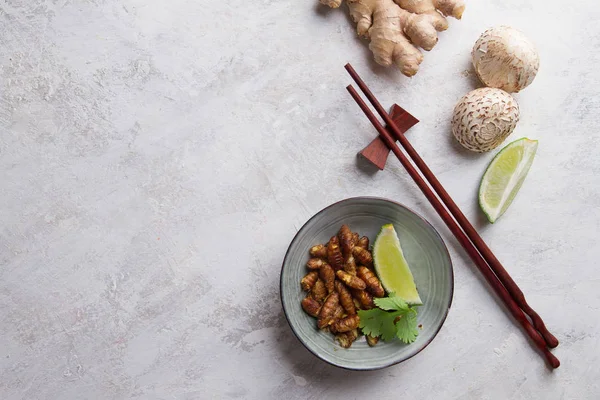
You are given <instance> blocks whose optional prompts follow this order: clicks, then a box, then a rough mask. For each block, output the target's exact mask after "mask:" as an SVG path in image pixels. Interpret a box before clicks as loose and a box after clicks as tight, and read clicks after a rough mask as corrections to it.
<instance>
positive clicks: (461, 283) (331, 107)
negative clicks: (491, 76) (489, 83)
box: [0, 0, 600, 399]
mask: <svg viewBox="0 0 600 400" xmlns="http://www.w3.org/2000/svg"><path fill="white" fill-rule="evenodd" d="M0 21H1V25H0V26H1V31H0V193H1V194H0V267H1V268H0V349H1V350H0V398H2V399H128V398H139V399H206V398H216V399H234V398H241V399H258V398H261V399H262V398H274V399H277V398H289V399H292V398H293V399H296V398H298V399H309V398H310V399H320V398H344V399H358V398H362V399H364V398H374V397H376V398H378V399H396V398H401V397H402V398H422V399H597V398H600V387H599V381H600V380H599V379H598V378H600V373H599V372H598V371H599V370H598V363H599V362H600V356H599V348H600V346H599V345H600V343H599V337H600V336H599V333H598V332H599V330H600V312H599V307H600V304H599V303H600V290H599V289H600V274H599V273H598V268H597V267H598V259H599V258H600V250H598V247H597V244H598V239H597V236H598V231H599V228H600V207H599V206H600V200H599V199H600V178H599V173H600V158H599V157H598V153H599V151H600V140H599V139H598V123H599V122H600V120H599V117H598V115H599V113H598V111H599V105H600V97H599V96H598V95H599V93H600V82H599V77H600V75H599V74H598V64H599V63H600V11H599V8H598V6H597V3H596V2H594V1H591V0H587V1H580V2H577V5H575V4H574V3H568V2H564V1H558V0H552V1H543V0H535V1H529V2H522V1H506V0H504V1H500V0H494V1H476V0H472V1H467V11H466V12H465V15H464V18H463V20H462V21H460V22H457V21H451V27H450V29H449V30H448V31H447V32H444V33H443V34H442V35H441V39H440V41H439V43H438V45H437V47H436V48H435V49H434V50H433V51H431V52H429V53H427V54H426V55H425V62H424V63H423V64H422V69H421V71H420V72H419V74H418V75H417V76H416V77H414V78H412V79H408V78H405V77H403V76H401V75H400V74H399V73H398V72H397V71H395V70H391V69H390V70H384V69H382V68H379V67H377V66H376V65H374V63H373V62H372V61H371V57H370V53H369V52H368V50H367V48H366V45H365V44H364V43H363V42H361V41H360V40H358V39H357V38H356V36H355V34H354V31H353V27H352V24H351V23H350V22H349V20H348V17H347V16H346V11H345V9H344V8H342V9H340V10H333V11H328V10H326V9H324V8H321V7H319V6H318V4H317V1H316V0H306V1H300V2H298V1H285V0H284V1H266V0H264V1H254V2H248V1H236V0H233V1H227V2H223V1H202V0H200V1H197V0H170V1H142V0H124V1H117V0H86V1H81V0H80V1H77V0H4V1H1V2H0ZM497 24H508V25H512V26H514V27H516V28H519V29H522V30H523V31H524V32H526V34H527V35H528V36H530V37H531V38H532V40H533V41H534V42H535V43H537V45H538V47H539V50H540V54H541V60H542V61H541V69H540V72H539V75H538V77H537V78H536V80H535V81H534V83H533V84H532V85H531V86H530V87H529V88H527V89H526V90H525V91H523V92H522V93H520V94H518V95H517V96H516V97H517V99H518V101H519V103H520V106H521V111H522V120H521V122H520V123H519V126H518V127H517V129H516V131H515V132H514V134H513V135H512V136H511V138H510V140H514V139H517V138H520V137H523V136H528V137H530V138H535V139H539V141H540V148H539V152H538V155H537V157H536V160H535V162H534V164H533V167H532V169H531V172H530V175H529V177H528V178H527V181H526V182H525V185H524V186H523V188H522V190H521V193H520V194H519V196H518V197H517V199H516V201H515V202H514V204H513V205H512V207H511V209H510V210H509V212H508V213H507V214H506V215H505V216H504V217H503V218H502V219H501V220H500V221H499V222H498V223H497V224H495V225H494V226H490V225H489V224H486V223H485V222H484V221H483V219H482V216H481V214H480V212H479V211H478V209H477V205H476V196H475V194H476V190H477V187H478V181H479V179H480V177H481V175H482V173H483V171H484V169H485V167H486V165H487V163H488V162H489V161H490V159H491V158H492V157H493V155H494V154H495V152H491V153H489V154H483V155H475V154H471V153H467V152H466V151H463V150H461V149H460V148H459V146H458V145H457V144H456V143H455V142H454V140H453V139H452V137H451V134H450V132H449V121H450V118H451V113H452V109H453V107H454V104H455V102H456V101H457V100H458V99H459V98H460V97H461V96H462V95H463V94H465V93H466V92H467V91H469V90H470V89H472V88H474V87H475V86H476V85H477V81H476V79H475V78H474V77H473V74H472V72H471V68H470V65H469V54H470V50H471V46H472V45H473V43H474V42H475V40H476V39H477V37H478V36H479V34H480V33H481V32H482V31H483V30H484V29H486V28H487V27H490V26H493V25H497ZM347 61H351V62H352V63H353V64H354V66H355V67H356V69H357V70H358V71H359V72H360V73H361V74H362V75H363V77H364V78H365V79H366V80H367V81H368V83H369V84H370V85H371V87H372V89H373V90H374V92H375V93H376V94H377V95H378V96H379V97H380V99H381V100H382V101H384V102H385V103H386V104H391V103H393V102H398V103H399V104H401V105H402V106H403V107H405V108H406V109H408V110H409V111H411V112H412V113H413V114H414V115H415V116H417V117H418V118H419V119H420V120H421V121H422V122H421V123H420V124H419V125H417V126H416V127H415V128H413V129H412V130H411V132H410V133H409V135H410V139H411V140H412V141H413V143H414V145H415V147H416V148H417V149H418V150H419V151H420V153H421V154H422V156H423V157H424V158H425V159H426V160H427V161H428V162H429V164H430V166H431V167H432V169H433V171H434V172H435V173H436V174H438V177H439V178H440V180H441V181H442V182H443V183H444V184H445V185H446V187H447V189H448V190H449V192H450V193H451V194H452V195H453V196H454V198H455V200H456V201H457V202H458V203H459V204H460V206H461V207H462V208H463V209H464V211H465V213H466V214H467V215H468V216H469V218H470V219H471V220H473V221H474V222H476V224H477V226H478V227H479V229H480V231H481V233H482V235H483V236H484V237H485V239H486V240H487V241H488V242H489V243H490V245H491V247H492V248H493V249H494V250H495V252H496V254H497V255H498V257H499V258H500V259H501V260H502V261H503V262H504V263H505V265H506V266H507V268H508V269H509V271H510V273H511V274H512V275H513V277H514V278H515V280H517V281H518V283H519V284H520V285H521V287H522V288H523V290H524V292H525V293H526V294H527V296H528V299H529V301H530V303H531V304H532V306H533V307H534V308H535V309H536V310H537V311H538V312H539V313H540V314H541V315H542V316H543V317H544V319H545V320H546V322H547V324H548V326H549V327H550V328H551V330H552V331H553V332H554V333H555V334H556V335H557V336H558V338H559V339H560V341H561V345H560V347H559V348H557V349H556V351H555V354H556V355H557V356H558V357H559V358H560V359H561V361H562V366H561V368H560V369H559V370H557V371H554V372H550V371H549V370H548V369H547V368H546V367H545V366H544V364H543V362H542V360H541V358H540V356H539V355H538V354H537V353H536V352H535V351H534V350H532V348H531V346H530V345H529V343H528V341H527V340H526V339H525V337H524V335H523V334H522V332H521V331H520V329H519V328H518V327H517V326H516V324H515V323H514V322H513V321H512V320H511V319H510V318H509V317H508V316H507V313H506V312H505V311H504V310H503V309H502V308H501V307H500V306H499V304H498V301H497V300H495V298H494V297H493V296H491V295H490V293H489V289H488V287H487V286H486V284H485V283H484V282H483V281H482V279H481V278H480V275H479V274H478V273H477V271H475V269H474V268H473V266H472V264H471V263H470V262H469V260H468V259H467V257H466V255H465V253H464V252H463V251H462V250H461V249H460V248H459V246H458V244H457V242H456V241H455V239H454V238H453V237H452V236H451V234H450V233H449V231H448V229H446V228H445V226H444V225H443V224H442V223H441V221H440V219H439V218H438V217H437V216H436V215H435V213H434V212H433V210H432V208H431V207H430V206H429V205H428V204H427V203H426V201H424V197H423V196H422V195H421V193H420V192H419V191H418V189H417V188H416V186H415V185H414V184H413V183H412V182H411V181H410V179H409V178H408V176H407V174H406V173H405V172H404V171H403V170H402V168H401V166H400V165H399V163H398V162H397V161H395V160H390V162H389V164H388V168H387V169H386V171H384V172H377V173H375V172H373V171H371V170H368V169H365V168H364V166H362V165H360V164H357V161H356V158H355V154H356V152H357V151H358V150H359V149H360V148H361V147H363V146H364V145H365V144H366V143H368V142H369V141H370V140H371V139H372V138H373V136H374V131H373V129H372V128H371V127H370V126H369V124H368V122H367V120H366V119H365V118H364V117H363V116H362V115H361V113H360V112H359V110H358V108H357V107H356V105H355V104H353V102H352V99H351V98H350V97H349V96H348V94H347V93H346V91H345V89H344V87H345V85H346V84H348V83H349V82H350V79H349V77H348V76H347V75H346V73H345V71H344V69H343V65H344V63H345V62H347ZM358 195H375V196H383V197H388V198H391V199H394V200H397V201H400V202H403V203H405V204H406V205H408V206H409V207H412V208H414V209H415V210H417V211H418V212H419V213H421V214H422V215H424V216H425V217H426V218H428V219H429V220H430V221H431V222H432V223H433V224H434V225H435V226H436V227H437V228H438V229H439V230H440V233H441V234H442V236H443V237H444V239H445V240H446V242H447V244H448V246H449V248H450V250H451V253H452V257H453V260H454V263H455V274H456V291H455V298H454V303H453V307H452V309H451V312H450V314H449V317H448V320H447V321H446V324H445V325H444V327H443V329H442V330H441V332H440V334H439V336H438V338H437V339H436V340H435V341H434V342H433V343H432V344H431V346H430V347H429V348H427V349H426V350H425V351H424V352H423V353H422V354H420V355H419V356H417V357H415V358H414V359H412V360H410V361H408V362H406V363H404V364H402V365H399V366H395V367H391V368H388V369H385V370H381V371H374V372H367V373H353V372H348V371H344V370H340V369H336V368H334V367H331V366H328V365H326V364H324V363H322V362H320V361H319V360H317V359H315V358H314V357H313V356H312V355H311V354H310V353H309V352H308V351H306V350H305V349H304V348H303V347H302V346H301V345H300V343H299V342H298V341H297V340H296V339H295V338H294V337H293V335H292V333H291V331H290V329H289V328H288V326H287V324H286V321H285V318H284V316H283V315H282V310H281V307H280V303H279V299H278V277H279V268H280V265H281V261H282V258H283V255H284V253H285V250H286V248H287V245H288V243H289V241H290V240H291V239H292V237H293V235H294V233H295V232H296V231H297V230H298V229H299V227H300V226H301V225H302V224H303V223H304V222H305V221H306V220H307V219H308V218H309V217H310V216H312V215H313V214H314V213H315V212H317V211H318V210H320V209H321V208H323V207H325V206H327V205H328V204H330V203H332V202H334V201H336V200H340V199H343V198H346V197H351V196H358Z"/></svg>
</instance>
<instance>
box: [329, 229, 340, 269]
mask: <svg viewBox="0 0 600 400" xmlns="http://www.w3.org/2000/svg"><path fill="white" fill-rule="evenodd" d="M327 260H328V261H329V264H331V266H332V267H333V269H334V270H336V271H338V270H340V269H342V268H344V256H343V255H342V250H341V249H340V241H339V239H338V237H337V236H332V237H331V239H329V243H327Z"/></svg>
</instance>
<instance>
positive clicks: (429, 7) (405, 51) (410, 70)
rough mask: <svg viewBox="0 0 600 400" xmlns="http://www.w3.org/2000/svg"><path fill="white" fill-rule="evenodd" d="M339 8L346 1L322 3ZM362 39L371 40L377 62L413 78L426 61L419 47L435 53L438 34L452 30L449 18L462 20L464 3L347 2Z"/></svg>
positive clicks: (451, 0)
mask: <svg viewBox="0 0 600 400" xmlns="http://www.w3.org/2000/svg"><path fill="white" fill-rule="evenodd" d="M320 2H321V3H322V4H325V5H327V6H329V7H331V8H337V7H339V6H340V5H341V3H342V0H320ZM346 3H347V4H348V8H349V9H350V15H351V16H352V19H353V20H354V22H356V31H357V33H358V35H359V36H361V37H364V38H367V39H370V40H371V42H370V44H369V49H371V51H372V52H373V56H374V58H375V61H376V62H377V63H378V64H380V65H383V66H385V67H387V66H390V65H392V64H395V65H397V66H398V68H400V71H401V72H402V73H403V74H404V75H406V76H413V75H414V74H416V73H417V71H418V69H419V64H421V62H422V61H423V54H422V53H421V51H420V50H419V49H418V48H417V47H421V48H422V49H424V50H431V49H432V48H433V46H435V44H436V43H437V41H438V36H437V32H439V31H444V30H446V29H448V21H447V20H446V16H452V17H454V18H456V19H460V18H461V17H462V13H463V11H464V9H465V4H464V2H463V0H347V1H346Z"/></svg>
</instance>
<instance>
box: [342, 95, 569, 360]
mask: <svg viewBox="0 0 600 400" xmlns="http://www.w3.org/2000/svg"><path fill="white" fill-rule="evenodd" d="M347 89H348V91H349V92H350V94H351V95H352V97H353V98H354V100H355V101H356V103H357V104H358V105H359V107H360V108H361V109H362V111H363V112H364V113H365V115H366V116H367V118H369V121H371V123H372V124H373V126H374V127H375V129H377V132H378V133H379V134H380V135H381V138H382V139H383V140H384V141H385V143H386V144H387V146H388V147H389V148H390V150H392V152H393V153H394V154H395V155H396V157H398V160H400V163H401V164H402V166H403V167H404V168H405V169H406V171H407V172H408V173H409V175H410V176H411V177H412V178H413V180H414V181H415V183H416V184H417V186H418V187H419V189H421V191H422V192H423V194H424V195H425V197H427V199H428V200H429V202H430V203H431V205H432V206H433V208H434V209H435V210H436V211H437V213H438V214H439V216H440V217H441V218H442V220H443V221H444V222H445V223H446V225H447V226H448V228H449V229H450V230H451V231H452V233H453V234H454V236H455V237H456V239H457V240H458V242H459V243H460V244H461V245H462V247H463V248H464V249H465V251H466V252H467V253H468V254H469V256H470V257H471V259H472V260H473V262H475V265H476V266H477V268H478V269H479V271H481V273H482V274H483V276H484V277H485V279H486V280H487V282H488V283H489V285H490V286H491V287H492V288H493V289H494V291H495V292H496V294H497V295H498V296H499V297H500V299H501V300H502V301H503V302H504V304H505V305H506V306H507V307H508V309H509V310H510V312H511V314H512V315H513V316H514V317H515V319H516V320H517V321H519V323H520V324H521V326H522V327H523V328H524V329H525V332H526V333H527V335H529V337H530V338H531V339H532V340H533V342H534V343H535V345H536V347H537V348H538V349H539V350H540V351H541V352H542V353H543V355H544V356H545V357H546V360H547V361H548V364H549V365H550V366H551V367H552V368H558V367H559V366H560V361H559V360H558V358H556V357H555V356H554V355H553V354H552V353H550V351H549V350H548V348H547V347H546V342H545V341H544V338H543V337H542V336H541V335H540V334H539V332H538V331H537V330H535V328H534V327H533V325H531V323H530V322H529V320H528V319H527V317H526V316H525V314H524V313H523V311H522V310H521V309H520V308H519V306H518V305H517V303H515V301H514V300H513V298H512V297H511V296H510V294H509V293H508V291H507V290H506V288H505V287H504V286H503V285H502V284H501V282H500V281H499V280H498V278H497V277H496V275H494V273H493V272H492V270H491V269H490V268H489V266H488V264H487V262H486V261H485V260H484V259H483V257H482V256H481V254H479V252H478V251H477V249H476V248H475V246H474V245H473V243H471V241H470V240H469V238H468V237H467V235H466V234H465V233H464V232H463V231H462V229H461V228H460V227H459V226H458V224H457V223H456V221H455V220H454V219H453V218H452V216H451V215H450V214H449V213H448V210H446V208H445V207H444V205H443V204H442V202H441V201H440V200H439V199H438V198H437V197H436V195H435V194H434V193H433V191H432V190H431V188H430V187H429V186H428V185H427V183H426V182H425V180H424V179H423V178H422V177H421V175H419V173H418V172H417V170H416V169H415V167H414V166H413V165H412V164H411V163H410V161H409V160H408V158H407V157H406V156H405V155H404V153H402V150H400V148H399V147H398V146H397V145H396V142H395V140H394V139H393V138H392V137H391V136H390V134H389V133H388V132H387V130H386V129H385V128H384V127H383V125H382V124H381V123H380V122H379V120H378V119H377V117H376V116H375V114H373V112H372V111H371V110H370V109H369V106H367V104H366V103H365V102H364V101H363V99H362V98H361V97H360V95H359V94H358V93H357V92H356V90H355V89H354V87H352V85H349V86H348V87H347Z"/></svg>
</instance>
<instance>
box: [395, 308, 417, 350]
mask: <svg viewBox="0 0 600 400" xmlns="http://www.w3.org/2000/svg"><path fill="white" fill-rule="evenodd" d="M418 335H419V330H418V329H417V312H416V311H415V310H413V309H411V310H410V312H409V313H407V314H405V315H404V316H403V317H402V318H400V320H399V321H398V322H396V337H397V338H398V339H400V340H402V341H403V342H404V343H407V344H408V343H412V342H414V341H415V340H417V336H418Z"/></svg>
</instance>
